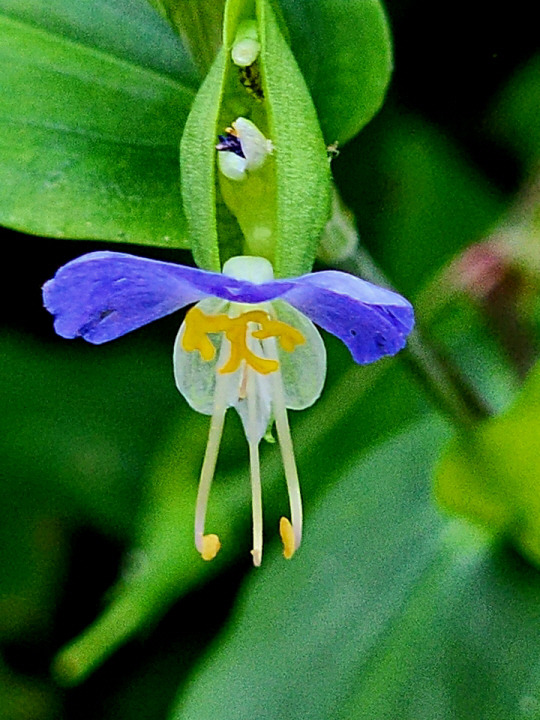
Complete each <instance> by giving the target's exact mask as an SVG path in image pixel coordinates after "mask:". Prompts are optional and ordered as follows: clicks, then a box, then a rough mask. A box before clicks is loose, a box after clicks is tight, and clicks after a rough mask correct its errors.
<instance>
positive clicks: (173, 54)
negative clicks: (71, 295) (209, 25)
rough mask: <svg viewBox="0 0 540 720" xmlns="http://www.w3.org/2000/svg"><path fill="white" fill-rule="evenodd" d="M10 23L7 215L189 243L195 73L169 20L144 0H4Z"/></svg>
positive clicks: (4, 143)
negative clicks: (184, 140)
mask: <svg viewBox="0 0 540 720" xmlns="http://www.w3.org/2000/svg"><path fill="white" fill-rule="evenodd" d="M124 16H125V19H124ZM113 22H114V23H115V25H114V26H113V25H111V23H113ZM0 26H1V40H0V58H1V62H2V65H3V67H4V70H3V72H2V77H1V79H0V92H1V94H2V98H3V100H2V110H1V113H0V124H1V128H2V132H1V134H2V140H1V141H0V221H1V222H3V223H4V224H5V225H8V226H11V227H14V228H16V229H19V230H25V231H28V232H31V233H35V234H41V235H49V236H54V237H71V238H93V239H103V240H119V241H124V242H135V243H142V244H157V245H165V246H172V247H175V246H176V247H185V244H186V239H185V233H184V223H183V214H182V211H181V201H180V193H179V178H178V158H177V147H178V143H179V139H180V135H181V132H182V127H183V122H184V119H185V117H186V115H187V112H188V109H189V106H190V105H191V102H192V99H193V97H194V93H193V90H192V87H191V83H192V82H193V71H192V66H191V65H190V63H189V61H188V60H187V58H186V56H185V53H184V51H183V48H182V46H181V44H180V42H179V40H178V38H176V36H175V35H174V33H173V32H172V30H171V29H170V28H169V27H168V25H167V23H166V22H165V21H164V20H162V19H161V18H160V17H159V16H158V15H157V14H156V13H155V11H153V10H152V9H151V8H148V7H147V6H146V5H145V4H144V3H143V4H142V7H140V8H138V7H137V5H133V4H130V6H129V7H127V5H126V4H125V3H122V2H119V1H118V2H116V3H114V4H113V5H112V6H111V5H110V4H108V3H97V4H96V5H95V7H94V12H92V13H90V12H89V10H88V7H87V6H86V5H85V4H84V3H77V4H76V5H74V4H73V3H69V2H61V0H56V2H54V3H52V4H51V7H50V8H48V11H47V13H44V12H43V5H42V4H40V3H30V4H26V3H25V4H24V5H23V6H21V4H20V3H13V2H10V1H9V0H2V2H1V3H0ZM113 27H114V29H113ZM141 34H143V35H145V36H148V39H149V42H148V43H147V44H145V45H144V48H141V43H140V36H141ZM182 58H184V59H183V60H182Z"/></svg>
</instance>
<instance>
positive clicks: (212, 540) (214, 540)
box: [201, 535, 221, 560]
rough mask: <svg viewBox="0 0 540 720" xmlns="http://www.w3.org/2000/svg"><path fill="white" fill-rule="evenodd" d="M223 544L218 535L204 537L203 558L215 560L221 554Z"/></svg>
mask: <svg viewBox="0 0 540 720" xmlns="http://www.w3.org/2000/svg"><path fill="white" fill-rule="evenodd" d="M220 547H221V543H220V541H219V538H218V536H217V535H203V537H202V550H201V557H202V559H203V560H213V559H214V558H215V557H216V555H217V554H218V552H219V549H220Z"/></svg>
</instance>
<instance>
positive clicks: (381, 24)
mask: <svg viewBox="0 0 540 720" xmlns="http://www.w3.org/2000/svg"><path fill="white" fill-rule="evenodd" d="M280 5H281V8H282V10H283V14H284V16H285V20H286V24H287V27H288V30H289V32H290V35H291V43H292V49H293V52H294V54H295V57H296V60H297V62H298V64H299V65H300V68H301V70H302V72H303V74H304V78H305V80H306V82H307V85H308V87H309V89H310V91H311V95H312V97H313V101H314V103H315V107H316V108H317V113H318V115H319V121H320V123H321V127H322V131H323V135H324V137H325V139H326V142H327V143H333V142H335V141H338V142H339V143H345V142H347V140H350V139H351V138H352V137H354V136H355V135H356V134H357V133H358V132H359V131H360V130H361V129H362V128H363V127H364V125H366V124H367V123H368V122H369V121H370V120H371V118H372V117H373V115H374V114H375V113H376V112H377V111H378V110H379V108H380V106H381V105H382V102H383V100H384V96H385V93H386V89H387V86H388V83H389V81H390V74H391V71H392V44H391V38H390V29H389V27H388V22H387V20H386V15H385V12H384V8H383V6H382V4H381V3H380V2H379V0H301V2H298V0H281V1H280Z"/></svg>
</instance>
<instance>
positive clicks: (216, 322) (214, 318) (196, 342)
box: [182, 306, 229, 362]
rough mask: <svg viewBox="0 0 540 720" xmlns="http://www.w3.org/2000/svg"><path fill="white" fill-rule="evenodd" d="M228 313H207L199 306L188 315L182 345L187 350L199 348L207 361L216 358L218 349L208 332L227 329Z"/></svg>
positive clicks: (191, 350)
mask: <svg viewBox="0 0 540 720" xmlns="http://www.w3.org/2000/svg"><path fill="white" fill-rule="evenodd" d="M228 319H229V318H228V317H227V315H205V313H203V312H202V310H199V308H198V307H197V306H195V307H193V308H191V310H190V311H189V312H188V313H187V315H186V328H185V330H184V336H183V338H182V347H183V349H184V350H186V352H193V351H194V350H198V351H199V352H200V354H201V357H202V359H203V360H205V361H206V362H210V360H213V359H214V356H215V354H216V349H215V347H214V346H213V345H212V343H211V342H210V339H209V338H208V333H219V332H223V331H224V330H226V329H227V322H226V321H227V320H228Z"/></svg>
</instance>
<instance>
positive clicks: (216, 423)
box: [195, 341, 229, 553]
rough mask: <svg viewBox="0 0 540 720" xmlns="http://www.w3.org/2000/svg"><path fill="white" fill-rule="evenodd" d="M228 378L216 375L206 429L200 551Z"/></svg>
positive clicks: (198, 526)
mask: <svg viewBox="0 0 540 720" xmlns="http://www.w3.org/2000/svg"><path fill="white" fill-rule="evenodd" d="M227 345H228V343H227V342H226V341H224V342H223V343H222V346H221V352H220V361H222V359H223V357H222V356H224V355H225V353H226V352H227V351H228V348H227V347H226V346H227ZM228 381H229V378H228V377H226V376H224V375H219V374H218V375H217V378H216V389H215V396H214V411H213V413H212V420H211V422H210V430H209V431H208V442H207V444H206V451H205V453H204V460H203V465H202V469H201V478H200V480H199V489H198V491H197V503H196V506H195V547H196V548H197V550H198V551H199V552H200V553H202V551H203V536H204V524H205V519H206V509H207V507H208V497H209V495H210V487H211V485H212V479H213V477H214V473H215V470H216V462H217V457H218V453H219V446H220V443H221V436H222V435H223V425H224V424H225V413H226V412H227V406H228V403H227V395H228V393H227V390H228V388H227V385H228Z"/></svg>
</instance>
